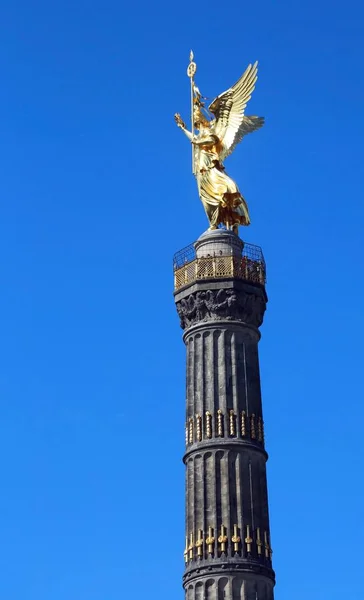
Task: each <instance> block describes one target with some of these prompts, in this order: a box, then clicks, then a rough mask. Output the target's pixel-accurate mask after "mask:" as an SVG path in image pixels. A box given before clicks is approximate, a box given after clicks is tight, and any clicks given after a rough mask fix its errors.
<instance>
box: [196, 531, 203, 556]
mask: <svg viewBox="0 0 364 600" xmlns="http://www.w3.org/2000/svg"><path fill="white" fill-rule="evenodd" d="M195 546H196V548H197V556H198V558H202V554H203V531H202V529H199V530H198V534H197V540H196V544H195Z"/></svg>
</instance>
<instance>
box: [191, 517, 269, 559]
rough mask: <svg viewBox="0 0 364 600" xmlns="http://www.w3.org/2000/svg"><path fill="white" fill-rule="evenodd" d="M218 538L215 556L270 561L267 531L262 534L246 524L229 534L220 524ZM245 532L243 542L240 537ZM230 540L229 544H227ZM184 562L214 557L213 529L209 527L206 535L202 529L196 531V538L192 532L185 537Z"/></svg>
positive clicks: (234, 528) (235, 527)
mask: <svg viewBox="0 0 364 600" xmlns="http://www.w3.org/2000/svg"><path fill="white" fill-rule="evenodd" d="M219 532H220V534H219V536H218V538H217V553H218V554H217V556H220V555H222V554H225V555H227V556H228V555H230V556H236V555H238V556H252V557H255V559H261V560H262V562H263V563H266V561H269V562H270V561H271V560H272V549H271V547H270V543H269V533H268V531H264V532H263V539H262V530H261V528H260V527H257V528H256V529H255V530H254V529H252V527H251V526H250V525H249V524H247V525H245V527H244V528H242V530H241V532H240V529H239V527H238V525H237V524H235V525H234V526H233V527H232V531H231V532H230V533H229V531H228V527H226V526H225V525H224V524H221V525H220V527H219ZM244 532H245V537H243V540H242V538H241V535H242V534H243V533H244ZM229 540H230V543H229ZM183 555H184V560H185V563H186V564H188V563H189V562H191V561H195V560H203V559H207V558H209V557H214V556H215V536H214V528H213V527H211V526H209V527H208V533H207V534H206V535H205V533H204V531H203V530H202V529H198V530H197V533H196V536H195V535H194V532H189V534H188V535H186V543H185V550H184V553H183Z"/></svg>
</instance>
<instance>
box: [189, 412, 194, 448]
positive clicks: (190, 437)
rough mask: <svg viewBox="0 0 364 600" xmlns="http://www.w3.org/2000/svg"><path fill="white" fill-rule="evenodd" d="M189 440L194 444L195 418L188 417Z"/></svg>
mask: <svg viewBox="0 0 364 600" xmlns="http://www.w3.org/2000/svg"><path fill="white" fill-rule="evenodd" d="M188 441H189V443H190V444H193V418H192V417H190V418H189V419H188Z"/></svg>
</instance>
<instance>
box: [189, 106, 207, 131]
mask: <svg viewBox="0 0 364 600" xmlns="http://www.w3.org/2000/svg"><path fill="white" fill-rule="evenodd" d="M202 106H203V104H202V102H201V101H200V100H199V99H198V98H195V99H194V107H193V124H194V127H195V129H197V130H198V131H200V129H206V127H208V126H209V123H210V122H209V120H208V119H206V117H205V115H204V114H203V112H202V110H201V108H202Z"/></svg>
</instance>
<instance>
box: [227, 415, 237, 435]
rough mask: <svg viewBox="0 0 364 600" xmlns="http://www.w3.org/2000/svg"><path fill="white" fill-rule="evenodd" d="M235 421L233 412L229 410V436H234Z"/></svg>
mask: <svg viewBox="0 0 364 600" xmlns="http://www.w3.org/2000/svg"><path fill="white" fill-rule="evenodd" d="M235 421H236V417H235V413H234V411H233V410H231V411H230V413H229V433H230V435H231V436H235V435H236V429H235Z"/></svg>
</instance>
